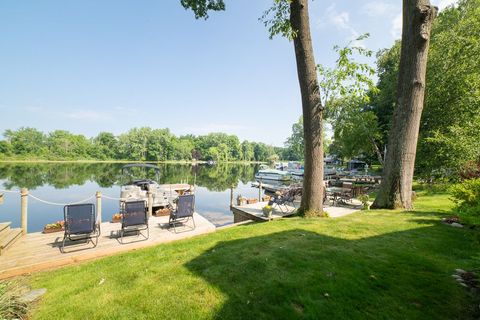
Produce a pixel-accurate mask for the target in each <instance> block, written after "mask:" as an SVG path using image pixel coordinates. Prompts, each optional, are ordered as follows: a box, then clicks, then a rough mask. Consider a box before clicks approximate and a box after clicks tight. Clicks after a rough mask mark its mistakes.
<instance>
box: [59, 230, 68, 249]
mask: <svg viewBox="0 0 480 320" xmlns="http://www.w3.org/2000/svg"><path fill="white" fill-rule="evenodd" d="M65 240H67V235H66V234H64V235H63V241H62V246H61V247H60V252H61V253H65Z"/></svg>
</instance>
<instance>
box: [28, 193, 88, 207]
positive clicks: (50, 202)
mask: <svg viewBox="0 0 480 320" xmlns="http://www.w3.org/2000/svg"><path fill="white" fill-rule="evenodd" d="M28 196H29V197H31V198H32V199H35V200H37V201H39V202H42V203H45V204H49V205H52V206H62V207H63V206H67V205H72V204H80V203H84V202H87V201H89V200H92V199H94V198H95V196H91V197H88V198H86V199H83V200H80V201H75V202H70V203H58V202H52V201H47V200H43V199H40V198H38V197H36V196H34V195H33V194H31V193H29V194H28Z"/></svg>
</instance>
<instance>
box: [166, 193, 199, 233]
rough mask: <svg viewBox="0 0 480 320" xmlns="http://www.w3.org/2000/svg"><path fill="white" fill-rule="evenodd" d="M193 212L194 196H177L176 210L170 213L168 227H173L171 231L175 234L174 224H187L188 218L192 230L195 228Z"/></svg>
mask: <svg viewBox="0 0 480 320" xmlns="http://www.w3.org/2000/svg"><path fill="white" fill-rule="evenodd" d="M194 212H195V195H194V194H186V195H183V196H178V199H177V209H176V210H175V211H173V210H172V211H171V212H170V217H169V218H168V225H169V226H172V225H173V230H174V231H175V233H177V228H176V224H177V223H182V224H183V223H184V222H188V221H189V220H190V218H191V219H192V222H193V228H192V230H194V229H195V228H196V226H195V219H194V218H193V214H194Z"/></svg>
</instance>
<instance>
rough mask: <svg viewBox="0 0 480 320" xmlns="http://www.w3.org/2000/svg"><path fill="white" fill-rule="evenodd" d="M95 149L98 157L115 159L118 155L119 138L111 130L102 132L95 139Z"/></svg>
mask: <svg viewBox="0 0 480 320" xmlns="http://www.w3.org/2000/svg"><path fill="white" fill-rule="evenodd" d="M93 150H94V151H93V152H94V154H95V157H96V158H97V159H115V158H117V157H118V140H117V138H116V137H115V136H114V135H113V134H112V133H110V132H100V133H99V134H98V135H97V136H96V137H95V138H94V139H93Z"/></svg>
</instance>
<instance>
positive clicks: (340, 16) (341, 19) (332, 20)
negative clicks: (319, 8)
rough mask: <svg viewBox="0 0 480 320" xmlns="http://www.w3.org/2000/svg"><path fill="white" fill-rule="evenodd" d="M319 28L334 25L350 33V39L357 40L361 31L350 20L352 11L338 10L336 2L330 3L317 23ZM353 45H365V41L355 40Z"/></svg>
mask: <svg viewBox="0 0 480 320" xmlns="http://www.w3.org/2000/svg"><path fill="white" fill-rule="evenodd" d="M317 26H318V27H319V28H325V27H328V26H333V27H335V28H336V29H337V30H339V31H345V32H347V33H348V34H349V36H348V40H355V39H357V38H358V37H359V36H360V33H359V32H358V31H357V30H356V29H355V28H354V27H353V25H352V23H351V21H350V13H349V12H347V11H341V12H339V11H337V8H336V6H335V3H333V4H332V5H330V6H329V7H328V8H327V10H326V12H325V14H324V15H323V17H322V18H321V20H319V22H318V23H317ZM352 45H354V46H361V47H365V45H364V44H363V41H353V43H352Z"/></svg>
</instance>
